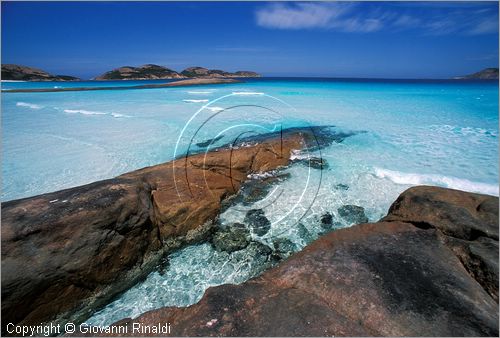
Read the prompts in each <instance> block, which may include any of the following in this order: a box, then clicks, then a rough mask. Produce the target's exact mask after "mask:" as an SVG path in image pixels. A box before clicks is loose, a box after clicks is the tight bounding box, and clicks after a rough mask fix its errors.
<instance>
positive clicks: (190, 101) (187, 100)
mask: <svg viewBox="0 0 500 338" xmlns="http://www.w3.org/2000/svg"><path fill="white" fill-rule="evenodd" d="M182 101H184V102H186V103H200V102H208V100H207V99H199V100H190V99H184V100H182Z"/></svg>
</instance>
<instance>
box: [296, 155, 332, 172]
mask: <svg viewBox="0 0 500 338" xmlns="http://www.w3.org/2000/svg"><path fill="white" fill-rule="evenodd" d="M293 162H294V163H300V164H302V165H305V166H307V167H311V168H313V169H318V170H323V169H328V166H329V165H328V162H327V160H325V159H324V158H320V157H310V158H308V159H299V160H294V161H293Z"/></svg>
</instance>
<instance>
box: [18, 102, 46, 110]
mask: <svg viewBox="0 0 500 338" xmlns="http://www.w3.org/2000/svg"><path fill="white" fill-rule="evenodd" d="M16 106H18V107H26V108H31V109H42V108H43V107H42V106H39V105H37V104H33V103H27V102H17V103H16Z"/></svg>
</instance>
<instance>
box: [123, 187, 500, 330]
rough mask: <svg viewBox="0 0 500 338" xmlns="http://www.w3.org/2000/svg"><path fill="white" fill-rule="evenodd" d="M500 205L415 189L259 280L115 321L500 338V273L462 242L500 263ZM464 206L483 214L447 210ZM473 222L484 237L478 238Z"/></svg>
mask: <svg viewBox="0 0 500 338" xmlns="http://www.w3.org/2000/svg"><path fill="white" fill-rule="evenodd" d="M415 196H422V198H423V199H418V198H414V197H415ZM424 196H425V198H424ZM407 200H410V201H411V202H408V203H407V204H405V206H406V207H405V209H404V210H406V208H408V212H409V210H412V208H415V210H423V209H425V208H426V207H427V206H429V205H431V206H432V208H431V209H429V210H428V211H429V212H432V213H431V214H430V215H431V216H428V217H430V218H426V220H427V221H429V222H430V221H431V220H432V223H426V226H422V223H418V222H417V223H415V224H414V223H412V221H413V218H412V219H408V220H406V219H404V217H403V216H402V215H403V212H402V210H403V209H402V205H403V202H402V201H407ZM405 203H406V202H405ZM421 203H423V204H421ZM474 205H475V207H473V208H472V207H471V206H474ZM495 205H498V198H496V197H492V196H486V195H479V194H470V193H465V192H460V191H455V190H450V189H443V188H435V187H416V188H411V189H409V190H408V191H406V192H404V193H403V194H402V195H401V196H400V198H398V200H397V201H396V202H395V203H394V205H393V206H392V207H391V213H389V215H388V216H387V217H386V219H387V221H380V222H378V223H374V224H361V225H357V226H353V227H351V228H347V229H342V230H338V231H334V232H332V233H330V234H328V235H326V236H324V237H322V238H320V239H318V240H317V241H315V242H313V243H312V244H311V245H309V246H307V247H306V248H305V249H304V250H303V251H301V252H299V253H297V254H295V255H293V256H291V257H290V258H289V259H288V260H286V261H284V262H283V263H282V264H280V265H279V266H278V267H276V268H274V269H272V270H269V271H267V272H265V273H264V274H263V275H261V276H260V277H257V278H255V279H252V280H250V281H248V282H246V283H243V284H241V285H222V286H219V287H214V288H210V289H208V290H207V291H206V293H205V295H204V297H203V298H202V300H201V301H200V302H199V303H197V304H195V305H192V306H190V307H187V308H174V307H166V308H162V309H158V310H154V311H150V312H147V313H145V314H143V315H141V316H140V317H138V318H136V319H134V320H131V319H124V320H122V321H120V322H117V323H115V325H116V326H124V327H126V328H127V332H128V334H129V335H136V336H137V335H143V334H141V333H140V332H134V331H133V327H134V326H133V325H134V323H141V324H143V325H157V324H158V323H162V324H164V323H170V325H171V335H172V336H331V335H335V336H364V335H369V336H378V335H383V336H498V301H497V300H496V299H495V297H494V295H492V292H491V289H495V286H496V293H497V294H498V277H497V279H496V281H494V282H495V283H493V284H494V285H489V284H487V283H486V284H485V282H484V281H483V280H481V279H478V277H477V276H483V275H484V271H483V272H481V269H483V270H484V267H483V266H482V265H481V264H472V263H471V262H469V261H468V259H470V258H467V257H468V256H463V255H461V252H460V251H459V250H457V249H456V246H457V244H456V243H455V242H453V240H460V241H464V242H465V243H466V244H467V245H468V247H470V252H473V253H474V255H476V256H474V257H476V258H475V259H478V258H477V257H480V258H479V259H485V260H488V262H490V263H496V266H498V240H497V239H495V232H494V229H493V226H494V224H493V223H494V222H495V219H496V227H498V212H497V211H495V210H498V209H495ZM462 208H463V209H466V210H468V212H469V214H470V216H471V217H472V219H474V221H472V219H471V218H468V217H465V216H464V214H463V215H462V216H461V217H460V218H459V219H454V221H450V220H449V217H446V215H452V214H454V211H453V210H454V209H456V211H457V212H460V211H458V210H462ZM397 210H399V211H397ZM392 212H394V214H392ZM495 212H497V214H496V217H493V216H494V214H495ZM432 215H434V216H432ZM436 215H445V216H442V217H443V218H442V219H440V218H439V217H437V216H436ZM393 217H394V218H397V219H394V220H391V219H392V218H393ZM421 217H425V214H421ZM450 217H451V216H450ZM491 222H493V223H491ZM442 229H444V230H442ZM472 229H475V230H474V231H476V232H478V233H481V234H482V235H480V236H478V237H473V238H471V237H470V236H469V235H470V233H471V232H473V233H474V231H473V230H472ZM449 234H463V237H452V236H449ZM490 235H491V237H489V236H490ZM495 243H496V244H495ZM481 257H483V258H481ZM493 257H496V262H492V260H494V258H493Z"/></svg>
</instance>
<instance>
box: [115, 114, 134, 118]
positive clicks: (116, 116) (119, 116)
mask: <svg viewBox="0 0 500 338" xmlns="http://www.w3.org/2000/svg"><path fill="white" fill-rule="evenodd" d="M111 116H113V117H115V118H125V117H131V116H129V115H125V114H119V113H111Z"/></svg>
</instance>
